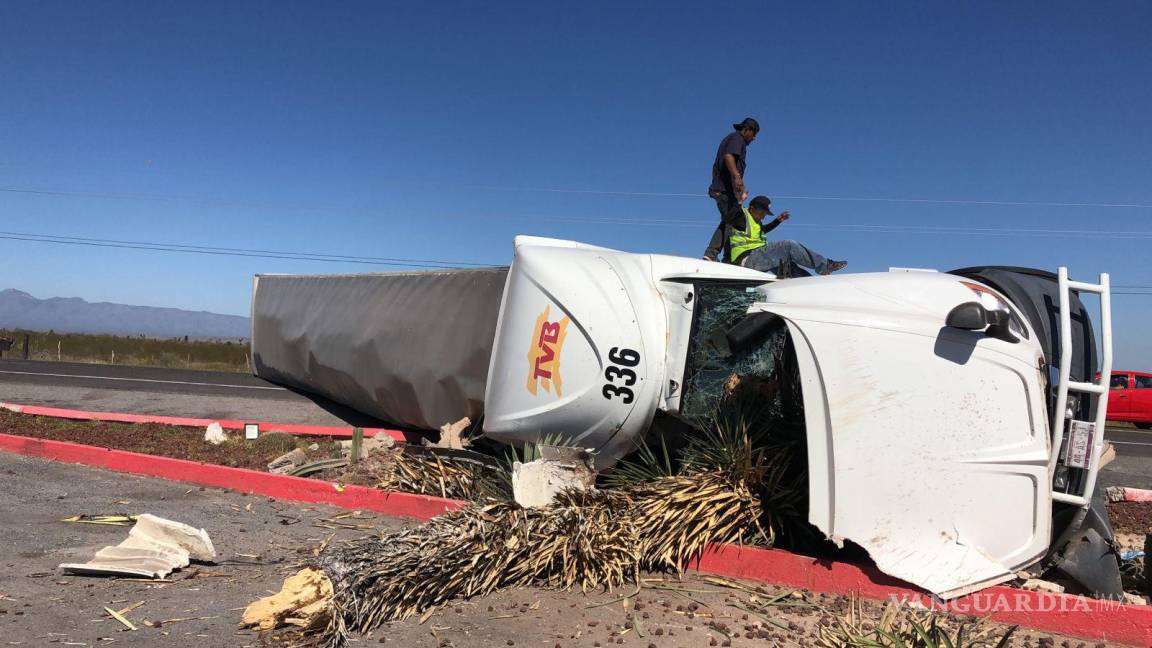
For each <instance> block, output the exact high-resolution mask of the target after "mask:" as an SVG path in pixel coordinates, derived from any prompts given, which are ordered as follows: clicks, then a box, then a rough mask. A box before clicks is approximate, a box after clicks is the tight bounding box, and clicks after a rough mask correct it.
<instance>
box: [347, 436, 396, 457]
mask: <svg viewBox="0 0 1152 648" xmlns="http://www.w3.org/2000/svg"><path fill="white" fill-rule="evenodd" d="M394 447H396V439H393V438H392V437H390V436H388V435H387V434H384V433H382V432H377V433H376V436H371V437H364V440H363V441H361V442H360V456H361V458H363V457H367V456H368V455H370V454H372V453H373V452H376V451H378V450H389V449H391V448H394ZM340 456H342V457H350V456H352V442H351V441H341V442H340Z"/></svg>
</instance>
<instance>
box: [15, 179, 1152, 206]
mask: <svg viewBox="0 0 1152 648" xmlns="http://www.w3.org/2000/svg"><path fill="white" fill-rule="evenodd" d="M457 186H460V187H462V188H464V187H467V188H472V189H487V190H492V191H513V192H525V193H559V194H582V195H593V196H630V197H636V198H707V197H708V194H704V193H679V192H664V191H611V190H600V189H571V188H563V187H506V186H489V185H465V184H460V185H457ZM0 192H4V193H14V194H30V195H40V196H59V197H69V198H98V199H110V200H150V201H164V202H188V203H193V204H200V205H217V206H222V207H247V208H260V209H340V210H342V211H372V210H371V209H368V208H361V207H348V206H334V205H292V204H283V203H270V202H261V201H228V200H214V199H208V198H199V197H195V196H178V195H165V194H146V193H133V192H103V191H75V190H67V189H48V188H38V187H0ZM772 197H773V198H776V199H780V198H783V199H787V200H815V201H834V202H872V203H894V204H899V203H903V204H913V205H916V204H920V205H968V206H984V207H1086V208H1100V209H1152V204H1146V203H1127V202H1064V201H1047V200H982V199H974V198H917V197H899V196H835V195H813V194H779V193H777V194H773V195H772Z"/></svg>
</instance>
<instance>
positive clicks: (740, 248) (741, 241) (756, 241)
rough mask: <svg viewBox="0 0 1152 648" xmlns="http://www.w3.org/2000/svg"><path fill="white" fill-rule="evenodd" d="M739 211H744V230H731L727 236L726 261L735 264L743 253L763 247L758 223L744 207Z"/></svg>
mask: <svg viewBox="0 0 1152 648" xmlns="http://www.w3.org/2000/svg"><path fill="white" fill-rule="evenodd" d="M741 209H743V210H744V229H743V230H738V229H736V228H732V232H731V233H730V234H729V235H728V260H729V261H731V262H732V263H735V262H736V260H737V259H739V258H740V257H741V255H743V254H744V253H746V252H751V251H752V250H755V249H756V248H762V247H764V245H765V241H764V232H763V231H761V229H760V223H757V222H756V219H755V218H752V214H751V213H749V212H748V209H747V208H746V207H742V208H741Z"/></svg>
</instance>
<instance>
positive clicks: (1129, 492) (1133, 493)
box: [1124, 488, 1152, 502]
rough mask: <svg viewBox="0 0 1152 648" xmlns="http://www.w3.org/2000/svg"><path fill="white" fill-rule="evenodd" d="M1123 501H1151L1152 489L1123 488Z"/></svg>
mask: <svg viewBox="0 0 1152 648" xmlns="http://www.w3.org/2000/svg"><path fill="white" fill-rule="evenodd" d="M1124 501H1125V502H1152V490H1147V489H1144V488H1125V489H1124Z"/></svg>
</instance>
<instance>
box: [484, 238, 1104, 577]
mask: <svg viewBox="0 0 1152 648" xmlns="http://www.w3.org/2000/svg"><path fill="white" fill-rule="evenodd" d="M1073 291H1079V292H1093V293H1098V294H1099V295H1100V302H1101V315H1100V325H1101V341H1102V352H1101V358H1102V362H1101V365H1100V366H1099V367H1097V366H1096V355H1095V340H1094V336H1093V332H1092V329H1091V323H1090V319H1089V318H1088V317H1087V314H1086V312H1085V310H1084V307H1083V305H1082V304H1081V303H1080V302H1079V299H1078V298H1077V296H1076V293H1075V292H1073ZM733 304H736V305H737V306H738V308H737V310H736V311H734V312H733V313H730V314H728V315H726V316H724V317H716V316H714V315H715V313H710V310H711V309H715V308H718V307H723V308H728V309H731V308H732V305H733ZM1109 313H1110V306H1109V292H1108V276H1107V275H1101V277H1100V283H1099V284H1092V285H1090V284H1084V283H1077V282H1071V281H1069V280H1068V278H1067V275H1066V272H1065V270H1064V269H1063V268H1061V269H1060V272H1059V274H1058V275H1051V274H1050V273H1043V272H1039V271H1033V270H1025V269H1014V268H972V269H966V270H962V271H956V272H955V273H941V272H935V271H923V270H907V269H893V270H891V271H889V272H885V273H862V274H837V275H830V276H824V277H809V278H799V279H789V280H781V281H776V280H775V277H773V276H772V275H770V274H764V273H760V272H756V271H752V270H747V269H744V268H740V267H736V266H731V265H725V264H719V263H712V262H707V261H698V260H693V259H686V258H679V257H671V256H662V255H652V254H630V253H624V252H618V251H614V250H609V249H604V248H598V247H592V246H588V245H583V244H579V243H574V242H569V241H558V240H551V239H540V238H533V237H524V236H521V237H517V239H516V242H515V257H514V261H513V263H512V266H511V269H510V271H509V273H508V277H507V283H506V286H505V288H504V291H503V296H502V303H501V308H500V315H499V321H498V324H497V327H496V335H495V342H494V345H493V347H492V353H491V362H490V366H489V370H488V375H487V389H486V393H485V397H484V416H485V418H484V431H485V433H486V435H487V436H488V437H490V438H493V439H495V440H498V441H504V442H509V443H519V442H536V441H540V440H541V439H542V438H543V437H544V436H545V435H549V434H561V435H563V436H564V437H566V438H567V440H569V441H573V442H577V443H579V445H581V446H583V447H589V448H594V449H595V451H596V453H597V455H596V456H597V463H598V465H600V466H601V467H606V466H608V465H611V464H612V463H613V462H615V461H616V460H618V459H619V458H620V457H622V456H623V455H625V454H626V453H628V452H629V451H630V450H632V449H633V448H635V447H636V444H637V442H638V441H639V440H640V439H641V438H642V437H643V435H644V434H645V433H646V431H647V430H648V429H649V428H650V426H651V425H652V422H653V418H654V417H655V416H656V414H657V412H665V413H668V414H670V415H679V414H682V413H683V410H684V409H685V408H686V407H688V406H689V405H690V404H691V403H692V402H693V399H694V398H695V395H694V394H693V389H694V388H695V382H694V379H693V377H694V376H696V375H698V372H700V371H703V370H704V369H705V368H703V367H698V366H693V362H695V361H694V360H693V358H697V357H700V356H699V353H698V350H699V348H700V345H710V347H709V348H710V349H713V350H715V349H719V352H717V353H715V354H714V355H715V356H716V357H718V358H721V357H723V356H724V355H725V354H728V355H729V356H731V357H740V356H747V355H748V354H749V353H754V352H755V351H756V347H757V345H759V344H765V343H767V341H768V340H771V339H775V338H774V337H773V335H771V334H770V333H771V332H773V331H775V332H777V333H776V334H777V335H779V332H780V331H784V332H785V334H786V336H787V337H788V341H789V342H790V348H791V349H792V350H793V353H794V360H795V362H794V366H795V367H796V369H797V370H798V373H799V375H798V376H795V377H793V378H795V379H797V380H798V381H799V384H800V386H801V389H802V398H803V411H804V418H805V421H804V423H805V426H806V430H807V457H808V472H809V484H808V487H809V498H808V501H809V511H808V519H809V521H810V522H811V523H812V524H813V525H815V526H816V527H817V528H818V529H820V530H821V531H822V532H823V533H824V534H826V535H827V537H829V538H831V539H833V540H834V541H838V542H839V541H843V540H850V541H852V542H854V543H856V544H857V545H859V546H861V547H863V548H864V549H866V550H867V551H868V553H869V554H870V556H871V557H872V559H873V560H874V561H875V562H876V564H877V566H878V567H879V568H880V569H881V570H883V571H884V572H886V573H888V574H890V575H892V576H895V577H898V578H901V579H903V580H906V581H908V582H911V583H914V584H916V585H919V586H921V587H924V588H925V589H927V590H929V591H931V592H933V593H935V594H937V595H939V596H941V597H942V598H951V597H955V596H959V595H962V594H964V593H968V592H971V591H974V590H977V589H980V588H983V587H986V586H988V585H991V584H995V583H999V582H1004V581H1007V580H1011V579H1012V578H1014V577H1015V572H1017V571H1019V570H1021V569H1026V568H1028V567H1030V566H1034V565H1037V564H1041V563H1042V564H1044V565H1052V564H1055V565H1056V566H1057V567H1058V568H1060V569H1062V570H1064V571H1065V572H1066V573H1067V575H1069V576H1070V577H1072V578H1074V579H1076V580H1078V581H1079V582H1081V583H1082V584H1083V585H1084V586H1085V588H1086V589H1088V590H1089V591H1093V592H1098V593H1115V592H1118V591H1119V587H1120V585H1119V572H1118V567H1117V566H1116V564H1115V563H1116V561H1115V559H1114V557H1111V556H1110V553H1109V551H1110V549H1109V548H1110V543H1111V539H1112V538H1111V536H1112V533H1111V528H1110V526H1109V525H1108V522H1107V517H1106V515H1104V514H1102V512H1101V510H1100V508H1099V507H1093V506H1092V502H1093V500H1094V498H1093V494H1094V489H1095V481H1096V473H1097V469H1098V467H1099V461H1100V455H1101V450H1102V444H1103V438H1102V436H1103V435H1102V432H1103V429H1104V426H1103V417H1104V413H1105V411H1106V400H1107V395H1108V392H1107V388H1106V387H1107V386H1106V385H1101V384H1098V383H1096V382H1093V381H1094V380H1095V376H1096V375H1097V374H1098V373H1099V375H1103V376H1105V377H1107V376H1108V375H1109V372H1110V368H1111V331H1110V314H1109ZM1073 322H1076V325H1075V326H1073ZM720 362H721V366H718V367H712V368H710V369H708V370H714V371H719V372H723V371H724V370H725V367H724V366H722V363H723V361H720ZM1097 430H1098V431H1099V432H1100V433H1097ZM1072 538H1076V539H1077V540H1078V542H1075V543H1070V542H1069V540H1071V539H1072ZM1102 555H1103V556H1104V557H1103V558H1102V557H1101V556H1102ZM1109 560H1110V561H1111V563H1109ZM1113 572H1115V573H1113Z"/></svg>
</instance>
